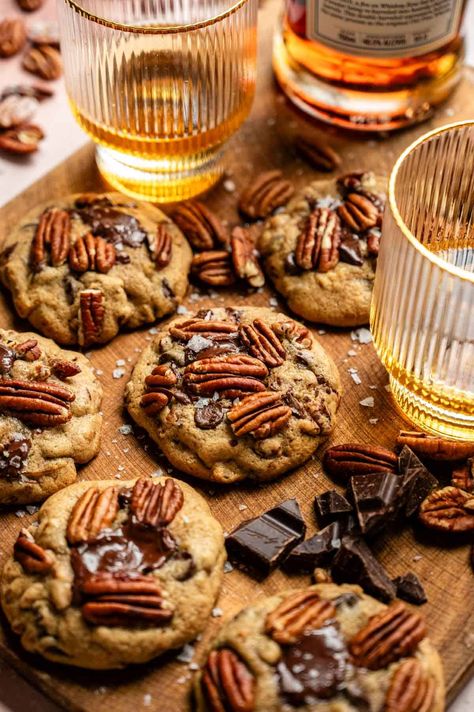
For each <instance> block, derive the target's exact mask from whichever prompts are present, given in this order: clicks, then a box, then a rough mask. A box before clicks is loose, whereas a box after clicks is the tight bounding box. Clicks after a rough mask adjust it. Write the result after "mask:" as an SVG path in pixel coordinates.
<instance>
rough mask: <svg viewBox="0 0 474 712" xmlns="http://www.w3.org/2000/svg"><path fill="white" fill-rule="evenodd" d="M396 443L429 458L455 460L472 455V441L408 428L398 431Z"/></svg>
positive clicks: (473, 448) (473, 450)
mask: <svg viewBox="0 0 474 712" xmlns="http://www.w3.org/2000/svg"><path fill="white" fill-rule="evenodd" d="M397 445H398V446H399V447H400V448H402V447H403V446H404V445H408V447H409V448H410V450H413V452H414V453H415V454H416V455H419V456H420V457H425V458H428V459H429V460H441V461H446V462H457V461H458V460H465V459H466V458H467V457H472V456H473V455H474V443H473V442H467V441H460V440H448V439H446V438H440V437H436V436H434V435H426V433H418V432H416V431H409V430H401V431H400V435H399V436H398V437H397Z"/></svg>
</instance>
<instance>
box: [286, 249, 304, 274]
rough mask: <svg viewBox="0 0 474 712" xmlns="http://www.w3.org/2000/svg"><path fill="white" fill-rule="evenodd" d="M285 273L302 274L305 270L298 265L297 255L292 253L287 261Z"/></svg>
mask: <svg viewBox="0 0 474 712" xmlns="http://www.w3.org/2000/svg"><path fill="white" fill-rule="evenodd" d="M285 272H286V273H287V274H292V275H296V274H301V273H302V272H303V270H302V269H301V268H300V267H299V266H298V265H297V264H296V259H295V253H294V252H290V253H288V255H287V256H286V259H285Z"/></svg>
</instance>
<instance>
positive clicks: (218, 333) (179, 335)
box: [170, 318, 239, 341]
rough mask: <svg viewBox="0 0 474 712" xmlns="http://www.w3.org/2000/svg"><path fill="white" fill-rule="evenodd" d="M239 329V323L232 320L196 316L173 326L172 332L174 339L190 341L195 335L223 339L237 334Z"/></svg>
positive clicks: (217, 339)
mask: <svg viewBox="0 0 474 712" xmlns="http://www.w3.org/2000/svg"><path fill="white" fill-rule="evenodd" d="M238 330H239V328H238V326H237V324H235V323H233V322H231V321H211V320H207V319H198V318H194V319H188V320H187V321H183V322H181V323H180V324H176V325H175V326H172V327H171V328H170V334H171V336H172V337H173V339H177V340H178V341H189V339H191V338H192V337H193V336H202V337H204V338H205V339H209V338H212V339H214V340H216V341H219V340H221V341H222V340H226V339H228V338H229V336H231V335H232V334H236V333H237V332H238Z"/></svg>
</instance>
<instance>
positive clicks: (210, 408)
mask: <svg viewBox="0 0 474 712" xmlns="http://www.w3.org/2000/svg"><path fill="white" fill-rule="evenodd" d="M223 417H224V411H223V409H222V406H221V405H220V404H219V403H216V402H215V401H210V402H209V403H208V404H207V405H203V406H202V407H200V408H196V410H195V411H194V422H195V423H196V425H197V427H198V428H202V430H212V429H213V428H215V427H216V426H217V425H219V423H221V422H222V419H223Z"/></svg>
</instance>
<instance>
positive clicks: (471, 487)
mask: <svg viewBox="0 0 474 712" xmlns="http://www.w3.org/2000/svg"><path fill="white" fill-rule="evenodd" d="M451 484H452V485H453V487H459V489H462V490H464V491H465V492H471V493H474V458H469V460H468V461H467V462H466V463H465V464H464V465H460V466H459V467H456V468H454V470H453V471H452V473H451Z"/></svg>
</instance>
